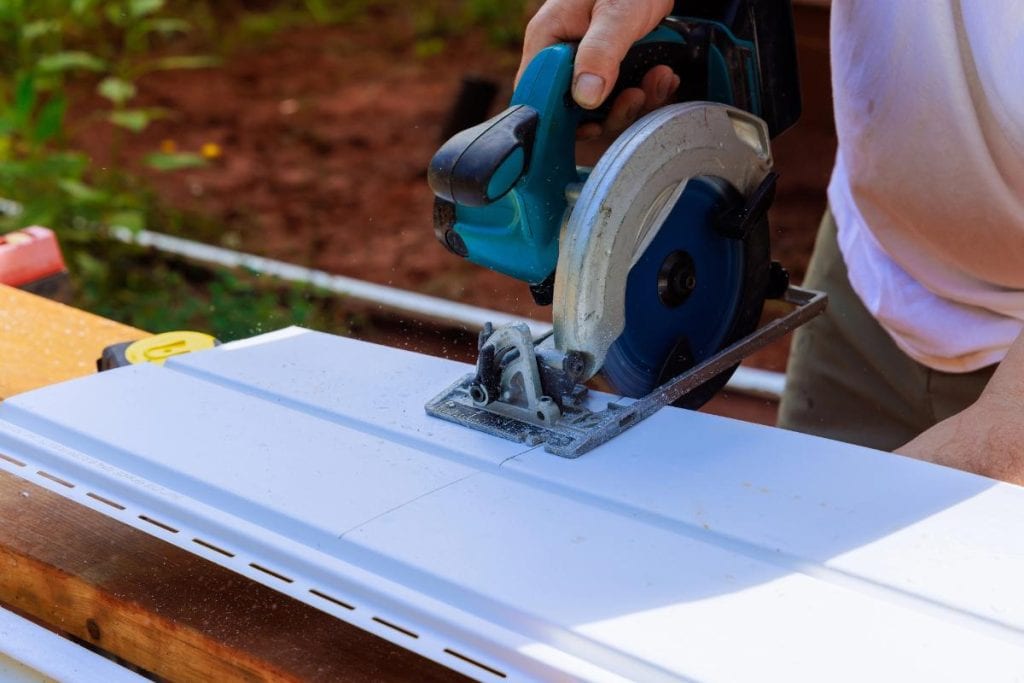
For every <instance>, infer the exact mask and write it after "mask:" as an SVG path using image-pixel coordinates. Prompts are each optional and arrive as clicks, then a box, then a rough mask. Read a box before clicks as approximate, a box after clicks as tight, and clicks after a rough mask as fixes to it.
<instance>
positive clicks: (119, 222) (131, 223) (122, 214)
mask: <svg viewBox="0 0 1024 683" xmlns="http://www.w3.org/2000/svg"><path fill="white" fill-rule="evenodd" d="M106 222H107V225H109V226H111V227H117V228H128V229H129V230H134V231H135V232H138V231H139V230H145V229H146V215H145V214H144V213H142V212H141V211H130V210H126V211H117V212H114V213H112V214H110V215H108V216H107V221H106Z"/></svg>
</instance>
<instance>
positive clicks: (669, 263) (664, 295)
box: [658, 251, 697, 308]
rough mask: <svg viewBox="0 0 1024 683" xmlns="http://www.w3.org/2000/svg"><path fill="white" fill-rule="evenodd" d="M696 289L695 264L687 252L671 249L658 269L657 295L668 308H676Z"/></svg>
mask: <svg viewBox="0 0 1024 683" xmlns="http://www.w3.org/2000/svg"><path fill="white" fill-rule="evenodd" d="M695 289H697V266H696V264H694V262H693V257H692V256H690V254H689V252H685V251H673V252H672V253H671V254H669V255H668V256H667V257H666V258H665V261H664V263H662V264H661V270H660V271H658V297H659V298H661V302H662V303H663V304H665V305H666V306H668V307H669V308H677V307H679V306H682V305H683V303H684V302H685V301H686V300H687V299H688V298H689V297H690V295H691V294H693V290H695Z"/></svg>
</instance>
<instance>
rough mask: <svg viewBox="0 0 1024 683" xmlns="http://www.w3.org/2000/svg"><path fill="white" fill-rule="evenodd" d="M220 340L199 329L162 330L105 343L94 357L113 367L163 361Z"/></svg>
mask: <svg viewBox="0 0 1024 683" xmlns="http://www.w3.org/2000/svg"><path fill="white" fill-rule="evenodd" d="M219 343H220V342H219V341H217V339H216V338H215V337H211V336H210V335H208V334H203V333H202V332H190V331H187V330H179V331H176V332H164V333H163V334H155V335H153V336H152V337H146V338H145V339H140V340H138V341H136V342H124V343H121V344H114V345H112V346H108V347H107V348H105V349H104V350H103V356H102V357H101V358H100V359H99V360H97V362H96V366H97V369H98V370H100V371H101V372H102V371H103V370H112V369H114V368H119V367H121V366H124V365H138V364H140V363H152V364H154V365H163V364H164V362H165V361H166V360H167V359H168V358H173V357H174V356H180V355H182V354H186V353H192V352H193V351H205V350H206V349H212V348H213V347H214V346H217V344H219Z"/></svg>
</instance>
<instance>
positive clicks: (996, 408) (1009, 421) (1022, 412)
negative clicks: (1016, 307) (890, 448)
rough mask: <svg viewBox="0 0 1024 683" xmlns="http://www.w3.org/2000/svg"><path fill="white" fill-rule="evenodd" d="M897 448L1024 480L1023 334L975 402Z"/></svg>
mask: <svg viewBox="0 0 1024 683" xmlns="http://www.w3.org/2000/svg"><path fill="white" fill-rule="evenodd" d="M896 452H897V453H899V454H901V455H909V456H910V457H913V458H918V459H920V460H928V461H930V462H934V463H938V464H940V465H947V466H949V467H956V468H957V469H961V470H967V471H968V472H974V473H976V474H983V475H985V476H987V477H992V478H994V479H1002V480H1003V481H1008V482H1010V483H1013V484H1020V485H1024V334H1022V335H1021V336H1020V337H1018V338H1017V341H1016V342H1015V343H1014V345H1013V346H1012V347H1011V348H1010V352H1009V353H1008V354H1007V356H1006V358H1005V359H1004V360H1003V362H1002V363H1000V364H999V368H998V369H997V370H996V372H995V374H994V375H992V379H991V380H989V383H988V386H986V387H985V391H984V392H982V394H981V396H980V397H979V398H978V400H977V401H976V402H975V403H974V405H972V406H971V407H970V408H968V409H967V410H964V411H962V412H960V413H957V414H956V415H954V416H953V417H951V418H949V419H948V420H945V421H943V422H940V423H939V424H937V425H935V426H934V427H932V428H931V429H929V430H928V431H926V432H925V433H923V434H921V435H920V436H919V437H917V438H916V439H914V440H913V441H911V442H910V443H908V444H906V445H905V446H903V447H902V448H898V449H897V450H896Z"/></svg>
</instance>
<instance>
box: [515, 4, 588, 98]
mask: <svg viewBox="0 0 1024 683" xmlns="http://www.w3.org/2000/svg"><path fill="white" fill-rule="evenodd" d="M591 4H592V0H589V1H588V0H566V1H564V2H548V3H545V4H544V5H543V6H541V8H540V10H538V12H537V14H535V15H534V16H533V19H531V20H530V23H528V24H527V25H526V34H525V36H524V37H523V57H522V59H521V60H520V62H519V71H518V73H517V74H516V80H515V83H516V85H519V79H520V78H522V76H523V72H524V71H526V67H527V66H528V65H529V64H530V62H532V61H533V58H534V57H536V56H537V53H538V52H540V51H541V50H543V49H544V48H546V47H548V46H551V45H554V44H555V43H559V42H563V41H574V40H579V39H580V38H582V37H583V34H584V33H586V31H587V26H588V25H589V24H590V5H591Z"/></svg>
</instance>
